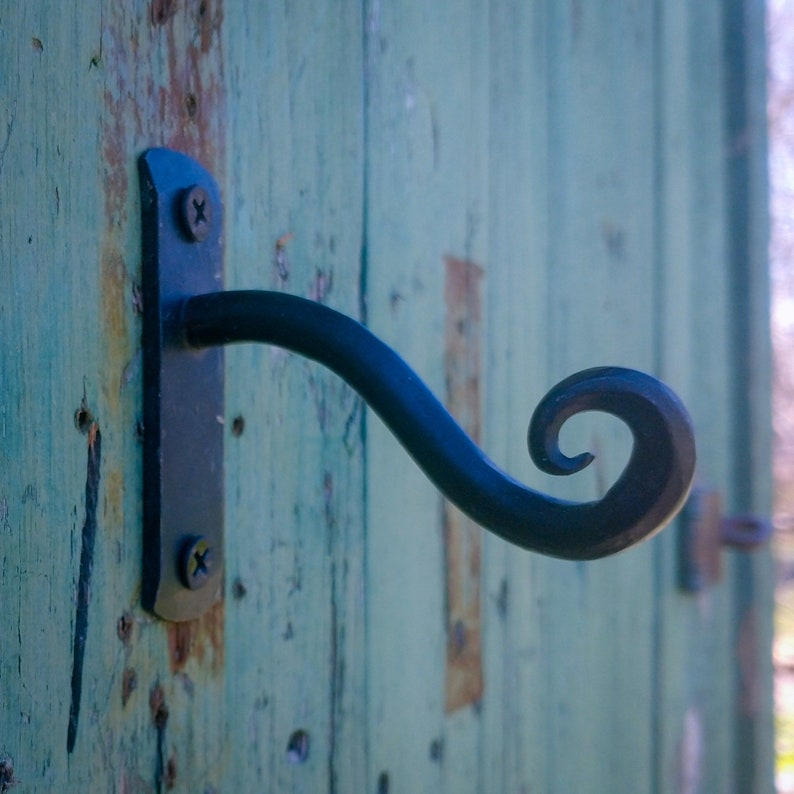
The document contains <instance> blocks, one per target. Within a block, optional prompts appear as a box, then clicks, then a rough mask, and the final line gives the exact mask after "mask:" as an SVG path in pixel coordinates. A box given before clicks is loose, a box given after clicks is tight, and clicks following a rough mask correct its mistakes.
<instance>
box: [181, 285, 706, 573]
mask: <svg viewBox="0 0 794 794" xmlns="http://www.w3.org/2000/svg"><path fill="white" fill-rule="evenodd" d="M170 315H171V317H172V318H173V320H172V322H173V323H174V325H175V327H174V328H172V334H173V338H175V339H176V340H177V342H179V341H180V340H181V342H182V343H183V344H185V345H187V346H189V347H197V348H200V347H209V346H216V345H225V344H229V343H235V342H262V343H265V344H272V345H276V346H278V347H282V348H285V349H288V350H291V351H293V352H295V353H299V354H301V355H303V356H306V357H308V358H311V359H313V360H315V361H318V362H320V363H321V364H324V365H325V366H327V367H328V368H329V369H331V370H333V371H334V372H335V373H336V374H337V375H339V376H340V377H342V378H343V379H344V380H345V381H346V382H347V383H349V384H350V386H352V387H353V388H354V389H355V390H356V391H357V392H358V393H359V394H360V395H361V397H362V398H363V399H364V400H365V401H366V402H367V403H368V404H369V405H370V407H371V408H372V409H373V410H374V411H375V412H376V413H377V414H378V415H379V416H380V417H381V419H382V420H383V421H384V422H385V424H386V425H387V426H388V427H389V429H390V430H391V431H392V433H393V434H394V435H395V436H396V437H397V439H398V440H399V441H400V443H401V444H402V445H403V446H404V447H405V449H406V450H407V451H408V453H409V454H410V455H411V457H413V458H414V460H415V461H416V463H417V464H418V465H419V466H420V467H421V468H422V469H423V471H424V472H425V473H426V474H427V476H428V477H429V478H430V480H431V481H432V482H433V483H434V484H435V485H436V487H437V488H438V489H439V490H440V491H441V492H442V493H443V494H444V495H445V496H446V497H447V498H448V499H450V501H452V502H453V503H454V504H456V505H457V506H458V507H459V508H460V509H461V510H462V511H463V512H465V513H466V514H468V515H469V516H470V517H471V518H472V519H474V521H476V522H477V523H478V524H480V525H481V526H483V527H485V528H487V529H489V530H491V531H492V532H494V533H496V534H497V535H499V536H500V537H502V538H504V539H505V540H508V541H510V542H511V543H515V544H516V545H518V546H521V547H523V548H525V549H530V550H532V551H537V552H541V553H543V554H547V555H551V556H554V557H562V558H565V559H572V560H586V559H595V558H598V557H603V556H606V555H608V554H613V553H615V552H618V551H620V550H621V549H624V548H626V547H628V546H630V545H632V544H634V543H636V542H638V541H639V540H642V539H643V538H645V537H647V536H649V535H651V534H653V533H655V532H656V531H658V530H659V529H661V528H662V527H663V526H664V525H665V524H666V523H668V522H669V521H670V520H671V519H672V518H673V516H674V515H675V514H676V512H677V511H678V510H679V509H680V507H681V506H682V504H683V502H684V500H685V498H686V496H687V494H688V492H689V488H690V486H691V482H692V478H693V476H694V468H695V443H694V435H693V432H692V425H691V422H690V419H689V417H688V414H687V412H686V409H685V408H684V406H683V405H682V403H681V402H680V401H679V400H678V398H677V397H676V396H675V394H673V392H672V391H671V390H670V389H669V388H668V387H667V386H665V385H664V384H663V383H661V382H660V381H658V380H657V379H656V378H653V377H652V376H650V375H646V374H644V373H641V372H637V371H636V370H630V369H623V368H619V367H599V368H594V369H588V370H585V371H583V372H580V373H577V374H576V375H572V376H571V377H569V378H567V379H566V380H564V381H562V382H561V383H560V384H558V385H557V386H556V387H554V388H553V389H552V390H551V391H550V392H549V393H548V394H547V395H546V397H544V398H543V400H542V401H541V403H540V404H539V405H538V407H537V409H536V410H535V412H534V414H533V417H532V420H531V422H530V427H529V431H528V445H529V451H530V454H531V455H532V458H533V460H534V461H535V463H536V465H538V466H539V468H541V469H542V470H544V471H546V472H548V473H552V474H571V473H573V472H575V471H579V470H581V469H582V468H584V467H585V466H586V465H587V464H588V463H590V461H591V460H592V455H590V454H589V453H584V454H582V455H579V456H577V457H575V458H567V457H565V456H564V455H563V454H562V453H561V452H560V449H559V445H558V440H559V430H560V428H561V426H562V424H563V423H564V422H565V421H566V420H567V419H568V418H569V417H570V416H572V415H574V414H576V413H580V412H582V411H604V412H607V413H610V414H614V415H615V416H617V417H619V418H620V419H622V420H623V421H624V422H626V424H627V425H628V426H629V428H630V429H631V431H632V434H633V436H634V447H633V450H632V454H631V457H630V460H629V462H628V464H627V465H626V468H625V469H624V471H623V473H622V475H621V476H620V477H619V479H618V480H617V482H616V483H615V484H614V485H613V486H612V487H611V488H610V489H609V491H608V492H607V493H606V495H605V496H604V497H603V498H602V499H600V500H598V501H593V502H584V503H576V502H568V501H564V500H560V499H556V498H553V497H551V496H547V495H545V494H542V493H539V492H537V491H534V490H532V489H531V488H528V487H527V486H525V485H523V484H521V483H519V482H517V481H516V480H514V479H513V478H512V477H510V476H509V475H508V474H506V473H505V472H504V471H502V470H501V469H500V468H499V467H498V466H497V465H496V464H495V463H493V462H492V461H491V460H490V459H489V458H488V457H487V456H486V455H485V454H484V453H483V452H482V451H481V450H480V449H479V447H477V445H476V444H474V442H473V441H472V440H471V439H470V438H469V436H468V435H467V434H466V433H465V431H464V430H463V429H462V428H461V427H460V425H458V423H457V422H456V421H455V420H454V419H453V418H452V416H450V414H449V413H448V412H447V410H446V409H445V408H444V406H443V405H442V404H441V403H440V402H439V401H438V400H437V399H436V397H435V396H434V395H433V394H432V392H431V391H430V390H429V389H428V388H427V387H426V386H425V385H424V383H423V382H422V381H421V379H420V378H419V377H418V376H417V375H416V373H415V372H414V371H413V370H412V369H411V368H410V367H409V366H408V365H407V364H406V363H405V362H404V361H403V360H402V358H400V356H398V355H397V353H395V352H394V350H392V349H391V348H390V347H389V346H388V345H386V344H385V343H384V342H382V341H381V340H380V339H378V338H377V337H376V336H375V335H374V334H372V333H371V332H370V331H369V330H367V329H366V328H365V327H364V326H363V325H361V324H360V323H358V322H356V321H355V320H353V319H351V318H350V317H347V316H346V315H344V314H341V313H339V312H337V311H334V310H333V309H330V308H328V307H326V306H323V305H322V304H319V303H315V302H313V301H309V300H306V299H303V298H299V297H295V296H292V295H285V294H283V293H278V292H266V291H255V290H247V291H228V292H219V293H210V294H204V295H196V296H193V297H189V298H186V299H184V300H183V301H182V303H181V304H180V306H179V307H178V309H177V310H176V311H174V312H172V313H170Z"/></svg>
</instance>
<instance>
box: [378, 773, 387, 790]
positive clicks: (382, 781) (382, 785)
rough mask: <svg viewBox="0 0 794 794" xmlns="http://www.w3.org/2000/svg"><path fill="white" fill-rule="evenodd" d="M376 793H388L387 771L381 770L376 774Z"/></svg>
mask: <svg viewBox="0 0 794 794" xmlns="http://www.w3.org/2000/svg"><path fill="white" fill-rule="evenodd" d="M378 794H389V773H388V772H381V773H380V774H379V775H378Z"/></svg>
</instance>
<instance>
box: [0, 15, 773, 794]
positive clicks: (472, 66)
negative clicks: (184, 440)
mask: <svg viewBox="0 0 794 794" xmlns="http://www.w3.org/2000/svg"><path fill="white" fill-rule="evenodd" d="M763 24H764V19H763V4H762V3H761V2H759V0H728V1H727V2H718V0H703V1H702V2H698V3H688V2H685V0H672V1H671V2H662V0H642V2H639V1H636V0H635V1H632V2H628V0H626V2H614V3H585V2H582V1H581V0H560V1H559V2H558V0H533V2H519V1H518V0H516V1H515V2H496V0H491V2H488V0H454V2H453V0H448V1H447V0H444V1H443V2H437V3H433V4H426V3H419V2H411V0H394V1H393V2H392V1H389V2H387V0H366V1H365V2H364V3H352V2H337V3H330V2H319V0H318V1H317V2H309V0H306V1H305V2H296V3H275V2H273V3H270V2H268V3H234V2H229V1H228V0H227V2H225V3H222V2H221V1H220V0H152V2H150V3H143V2H138V3H128V4H122V3H102V2H98V1H97V2H84V3H80V4H74V5H70V4H68V3H61V4H57V3H49V4H45V3H42V2H31V3H22V4H12V3H11V2H0V75H2V81H0V207H2V210H0V342H1V344H2V348H0V349H1V350H2V353H1V354H0V558H1V559H2V568H0V717H1V719H0V791H4V790H6V789H7V787H8V786H10V784H11V783H12V782H18V783H19V790H20V791H31V792H32V791H53V790H58V791H76V792H77V791H89V790H90V791H118V792H162V791H168V790H173V791H186V792H203V794H211V793H214V792H242V791H246V792H247V791H252V792H253V791H266V792H270V791H272V792H311V794H315V793H316V792H322V791H327V792H340V793H341V792H356V793H358V792H373V794H375V793H376V792H377V794H402V792H407V793H408V794H414V793H416V792H450V793H451V792H455V794H459V793H464V792H481V794H486V793H487V794H491V792H506V793H507V792H510V793H515V794H519V793H520V794H525V793H527V792H543V793H544V794H554V793H555V792H559V794H570V792H604V794H607V793H609V794H614V792H632V794H635V793H636V794H641V793H642V792H648V793H649V794H651V793H653V794H658V793H659V792H687V793H692V794H698V793H699V794H714V793H716V792H729V793H731V794H732V793H734V792H735V793H736V794H738V792H771V791H772V790H773V781H772V752H773V750H772V713H771V661H770V638H771V592H772V576H771V566H770V560H769V555H768V552H767V551H765V550H762V551H758V552H755V553H753V554H747V553H742V552H731V553H723V555H722V577H721V580H720V581H719V582H718V583H716V584H715V585H713V586H710V587H708V588H705V589H704V590H702V591H701V592H699V593H696V594H693V593H687V592H684V591H683V590H681V588H680V587H679V576H678V550H679V542H678V541H679V533H680V523H679V524H676V525H674V526H671V527H670V528H668V529H667V530H666V531H665V532H664V533H662V535H661V536H659V537H658V538H657V539H655V540H653V541H651V542H649V543H646V544H644V545H642V546H640V547H638V548H636V549H633V550H630V551H627V552H625V553H623V554H621V555H619V556H618V557H616V558H614V559H610V560H605V561H600V562H596V563H567V562H561V561H557V560H550V559H544V558H540V557H537V556H533V555H530V554H528V553H525V552H522V551H519V550H517V549H515V548H512V547H509V546H507V545H505V544H504V543H503V542H502V541H500V540H498V539H496V538H493V537H490V536H489V535H488V534H487V533H485V532H483V531H480V530H479V529H478V528H476V527H474V526H472V525H471V524H470V523H469V522H467V520H465V519H464V518H462V517H461V516H460V515H459V514H457V513H455V511H453V510H452V509H451V508H449V507H448V506H446V505H445V504H444V503H443V501H442V499H441V498H440V497H439V495H438V494H437V493H436V492H435V491H434V490H433V488H432V486H430V485H429V484H428V483H427V481H426V480H425V479H424V477H423V475H422V474H421V473H420V472H419V471H418V470H417V469H416V468H415V466H414V464H413V463H412V462H411V461H410V459H409V458H408V457H407V456H406V455H405V453H404V452H403V450H402V449H401V448H400V447H399V445H397V443H396V442H395V441H394V440H393V438H392V437H391V436H390V434H389V433H388V432H387V431H386V430H385V429H384V427H383V426H382V425H381V424H380V422H379V420H377V419H376V418H374V417H373V416H372V415H371V414H369V413H367V411H366V410H365V408H364V406H363V405H362V403H361V402H360V400H359V399H358V398H357V396H356V395H355V394H354V393H353V392H352V391H351V390H350V389H349V388H348V387H347V386H346V385H345V384H343V383H342V382H341V381H339V380H338V379H336V378H335V376H333V375H331V374H330V373H328V372H326V371H324V370H322V369H321V368H319V367H317V366H315V365H313V364H311V363H308V362H306V361H305V360H303V359H300V358H298V357H295V356H292V355H290V354H287V353H285V352H283V351H281V350H277V349H272V348H264V347H253V346H242V347H238V348H235V349H233V350H229V351H228V353H227V359H226V361H227V364H226V370H227V384H226V416H225V427H226V428H227V429H228V432H227V437H226V460H225V465H226V493H227V497H226V499H227V503H226V522H227V529H226V533H227V538H226V555H227V569H226V582H225V594H224V601H223V603H222V604H220V605H218V606H217V607H215V608H214V609H213V610H211V611H210V613H208V614H207V615H206V616H205V617H204V618H203V619H201V620H199V621H197V622H195V623H191V624H186V625H168V624H165V623H163V622H160V621H158V620H156V619H154V618H153V617H152V616H151V615H149V614H148V613H146V612H145V611H143V610H142V609H141V607H140V603H139V600H140V575H141V572H140V565H141V564H140V558H141V547H140V544H141V476H142V474H141V445H140V433H141V427H140V422H141V370H142V365H141V354H140V324H141V318H140V315H141V312H142V311H145V307H144V306H142V305H141V300H140V266H139V263H140V243H139V234H140V228H139V203H138V187H137V176H136V160H137V156H138V155H139V154H140V152H141V151H143V150H144V149H145V148H148V147H150V146H155V145H165V146H170V147H173V148H178V149H180V150H182V151H185V152H186V153H188V154H191V155H192V156H194V157H196V158H197V159H199V160H201V161H202V162H203V163H204V164H205V165H206V166H207V167H209V168H210V169H211V170H212V171H213V173H214V174H215V176H216V178H217V179H218V181H219V183H220V185H221V188H222V191H223V194H224V198H225V213H226V220H225V230H226V231H225V239H226V260H227V261H226V286H227V288H241V289H244V288H260V289H261V288H268V289H277V290H283V291H287V292H290V293H294V294H299V295H303V296H307V297H310V298H312V299H315V300H319V301H322V302H324V303H327V304H328V305H330V306H333V307H334V308H337V309H340V310H342V311H344V312H346V313H348V314H350V315H352V316H355V317H359V318H360V319H362V320H363V321H365V322H366V323H367V325H369V326H370V327H371V328H372V330H373V331H374V332H375V333H376V334H378V335H380V336H381V337H382V338H384V339H385V340H386V341H387V342H388V343H390V344H391V345H392V346H393V347H394V348H396V349H397V350H398V351H399V352H400V353H401V354H402V355H403V356H404V357H405V358H406V360H408V361H409V363H411V365H412V366H413V367H414V368H415V369H416V370H417V372H418V373H419V374H420V376H421V377H422V378H424V379H425V380H426V381H427V382H428V383H429V385H430V386H431V387H432V388H433V389H434V391H436V393H437V394H439V395H440V396H442V397H443V398H444V399H445V400H446V401H447V403H448V405H450V407H451V408H452V409H453V411H454V412H455V413H456V415H458V416H459V418H460V419H461V421H462V422H463V423H464V425H465V426H466V427H467V429H468V430H469V431H470V432H471V433H472V435H474V436H475V437H476V438H477V439H478V440H479V442H480V443H481V444H482V445H483V447H484V448H485V449H486V451H487V452H488V454H489V455H490V456H491V457H492V458H494V459H495V460H496V461H497V462H498V463H500V464H501V465H503V466H504V467H505V468H506V469H507V470H508V471H510V472H511V473H513V474H514V475H515V476H516V477H518V478H520V479H523V480H524V481H525V482H527V483H528V484H531V485H533V486H534V487H538V488H541V489H543V490H547V491H550V492H553V493H555V494H558V495H564V496H566V497H570V498H577V499H579V498H593V497H596V496H597V495H598V494H599V493H601V492H603V490H604V489H605V488H606V487H608V486H609V484H611V482H612V481H613V480H614V478H615V476H616V475H617V473H618V472H619V471H620V467H621V466H622V462H623V461H624V460H625V456H626V454H627V450H628V443H629V441H628V439H627V438H626V434H625V432H624V429H623V428H622V427H621V426H620V425H619V424H618V423H616V422H611V421H606V420H603V419H599V418H598V417H594V418H590V417H588V418H586V419H581V420H579V419H577V420H574V421H572V422H571V425H572V427H571V428H570V429H569V428H566V431H565V434H564V440H565V444H566V445H567V446H566V448H570V451H571V452H578V451H580V450H582V449H591V450H593V451H595V452H597V453H598V455H599V457H598V460H597V461H596V463H595V464H594V465H593V466H591V467H590V469H588V470H587V472H585V473H583V474H581V475H580V476H578V477H576V478H573V480H572V481H571V482H565V483H562V484H561V483H558V482H552V481H551V479H550V478H548V477H545V476H543V475H540V474H538V473H537V472H536V471H535V470H534V469H533V467H532V465H531V463H530V461H529V458H528V456H527V455H526V450H525V444H524V440H523V439H524V433H525V427H526V423H527V421H528V418H529V416H530V414H531V412H532V410H533V408H534V406H535V405H536V404H537V402H538V400H539V399H540V397H541V396H542V395H543V393H544V392H545V391H546V390H547V389H548V388H549V387H551V386H552V385H553V384H554V383H556V382H557V381H558V380H560V379H561V378H563V377H565V376H566V375H568V374H571V373H572V372H574V371H576V370H578V369H582V368H586V367H590V366H593V365H598V364H618V365H623V366H631V367H636V368H639V369H643V370H646V371H650V372H653V373H655V374H657V375H659V376H660V377H662V378H663V379H665V380H666V381H667V382H668V383H669V384H670V385H671V386H672V387H673V388H674V389H675V390H677V391H678V393H679V394H680V395H681V397H682V398H683V399H684V401H685V403H686V404H687V405H688V407H689V408H690V411H691V412H692V415H693V418H694V422H695V427H696V433H697V438H698V445H699V470H698V482H699V484H700V485H702V486H705V487H709V488H713V489H716V490H718V491H719V492H720V493H721V495H722V497H723V500H724V502H725V506H726V510H727V511H728V512H730V513H735V512H744V511H754V512H756V513H761V514H765V513H768V512H769V509H770V487H771V486H770V472H769V468H770V467H769V447H770V430H769V427H770V421H769V409H768V403H769V360H768V359H769V352H768V338H767V337H768V325H767V309H766V304H767V295H766V289H767V286H766V285H767V275H766V249H765V245H766V237H765V234H766V232H765V229H766V220H765V211H766V203H765V202H766V199H765V180H764V173H765V143H764V134H765V133H764V90H763V87H764V54H763ZM300 731H304V732H305V735H306V736H307V737H308V740H307V741H308V756H307V757H306V758H305V759H303V758H302V753H301V752H300V749H301V744H302V735H301V734H300V733H298V732H300ZM11 766H13V770H11Z"/></svg>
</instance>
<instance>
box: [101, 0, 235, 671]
mask: <svg viewBox="0 0 794 794" xmlns="http://www.w3.org/2000/svg"><path fill="white" fill-rule="evenodd" d="M223 18H224V15H223V3H222V2H220V0H189V1H188V2H172V0H152V2H151V4H150V7H149V19H148V22H149V24H140V19H139V16H138V15H137V13H134V12H130V11H129V10H128V9H127V8H126V7H125V6H124V5H123V4H121V5H115V6H113V7H112V8H111V9H110V10H109V13H108V14H107V15H106V17H105V18H104V19H103V30H102V65H103V74H104V79H105V84H104V90H103V94H102V96H103V100H104V114H103V118H102V130H101V151H102V165H101V169H102V172H101V184H102V185H103V188H104V196H103V200H104V213H105V228H104V234H103V238H102V248H101V251H102V253H101V263H100V268H101V270H100V287H101V292H100V296H99V299H100V306H99V307H98V314H99V316H100V318H101V339H102V345H103V351H102V352H103V364H102V365H101V370H100V371H101V372H102V373H103V374H104V377H105V379H106V382H105V383H104V384H103V396H104V398H105V400H106V403H107V404H106V405H105V406H103V418H104V420H105V421H107V422H110V423H112V424H113V425H114V426H117V427H118V426H128V427H133V426H134V420H131V419H128V420H126V424H125V420H124V414H125V412H127V413H128V412H129V411H130V410H134V406H133V403H135V401H137V400H138V399H139V398H138V394H137V390H135V389H133V388H128V386H130V385H131V384H132V383H134V382H135V381H137V380H138V379H139V375H140V366H139V361H140V359H139V352H138V347H139V333H140V325H139V323H140V320H139V317H138V314H139V313H140V306H139V305H137V303H136V300H135V299H134V296H135V294H136V292H135V290H136V288H137V285H138V284H139V282H140V273H139V272H138V271H139V260H140V256H139V253H138V252H137V251H136V249H135V247H134V245H135V244H136V243H137V240H138V238H139V230H138V226H139V220H138V213H139V208H138V183H137V179H136V178H135V171H136V164H137V158H138V156H139V155H140V154H141V152H143V151H144V150H145V149H147V148H149V147H152V146H167V147H169V148H172V149H176V150H179V151H183V152H185V153H187V154H189V155H191V156H192V157H194V158H196V159H197V160H199V161H200V162H201V163H202V164H203V165H205V166H206V167H207V168H209V169H211V170H212V172H213V173H214V175H215V176H216V178H217V179H218V181H219V182H220V183H221V184H222V183H223V171H224V163H225V157H224V150H225V146H224V143H225V139H224V134H225V127H226V118H225V96H224V80H223V52H222V49H221V35H220V34H221V28H222V25H223ZM130 295H133V300H132V301H131V300H130ZM135 404H136V405H137V403H135ZM128 480H129V472H128V471H127V470H126V469H125V470H122V469H117V470H115V471H113V472H109V474H108V480H107V492H106V498H105V515H106V516H107V517H108V520H109V521H110V520H112V521H113V523H114V524H115V523H116V520H117V519H118V521H119V522H121V521H122V517H123V515H124V511H123V500H124V498H125V497H124V488H123V483H124V482H125V481H128ZM224 622H225V621H224V612H223V605H222V604H220V605H217V606H215V607H214V608H213V609H211V610H210V611H209V612H208V613H207V614H206V615H205V616H204V617H203V618H201V619H200V620H197V621H193V622H191V623H187V624H178V625H177V624H163V626H164V629H165V631H166V633H167V636H168V648H169V659H170V666H171V670H172V672H178V671H181V670H182V669H183V668H184V667H185V666H186V665H188V664H189V663H190V662H191V660H192V661H194V662H195V663H197V664H202V665H203V664H205V663H206V664H208V666H209V668H210V670H211V671H217V670H219V669H220V668H221V667H222V664H223V655H224V654H223V648H224V639H223V632H224Z"/></svg>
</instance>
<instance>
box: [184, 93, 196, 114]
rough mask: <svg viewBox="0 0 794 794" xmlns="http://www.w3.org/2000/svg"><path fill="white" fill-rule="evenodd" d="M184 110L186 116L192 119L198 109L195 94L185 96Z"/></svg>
mask: <svg viewBox="0 0 794 794" xmlns="http://www.w3.org/2000/svg"><path fill="white" fill-rule="evenodd" d="M185 110H186V111H187V115H188V118H191V119H194V118H195V117H196V112H197V111H198V100H197V99H196V95H195V94H188V95H187V96H186V97H185Z"/></svg>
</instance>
